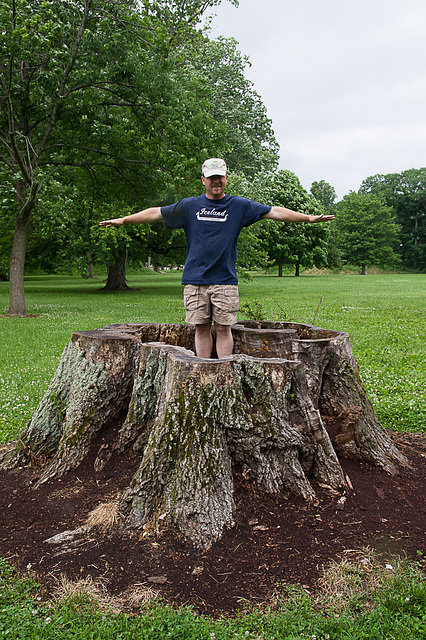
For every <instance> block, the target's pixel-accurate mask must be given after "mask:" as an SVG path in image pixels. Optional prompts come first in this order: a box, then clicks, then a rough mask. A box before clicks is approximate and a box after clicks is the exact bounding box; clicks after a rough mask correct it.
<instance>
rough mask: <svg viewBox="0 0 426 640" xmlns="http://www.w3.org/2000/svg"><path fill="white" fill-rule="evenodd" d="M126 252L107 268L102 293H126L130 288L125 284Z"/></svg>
mask: <svg viewBox="0 0 426 640" xmlns="http://www.w3.org/2000/svg"><path fill="white" fill-rule="evenodd" d="M126 263H127V252H126V253H125V254H124V255H123V256H122V257H121V258H119V260H117V262H115V263H114V264H110V265H109V267H108V277H107V282H106V285H105V287H104V288H103V289H104V291H128V290H129V289H130V287H128V286H127V283H126Z"/></svg>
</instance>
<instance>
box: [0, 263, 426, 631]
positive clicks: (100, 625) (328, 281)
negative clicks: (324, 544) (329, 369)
mask: <svg viewBox="0 0 426 640" xmlns="http://www.w3.org/2000/svg"><path fill="white" fill-rule="evenodd" d="M102 284H103V283H102V281H101V279H100V278H98V279H97V280H95V281H87V280H82V279H79V278H71V277H59V276H44V277H43V276H38V277H28V278H27V279H26V296H27V307H28V312H29V313H31V314H36V317H28V318H6V317H1V318H0V336H1V340H0V442H1V441H5V440H8V439H13V438H15V437H17V436H18V434H19V432H20V430H21V429H22V428H23V427H24V425H25V423H26V422H27V420H28V419H29V418H30V416H31V414H32V412H33V411H34V409H35V407H36V406H37V404H38V402H39V400H40V399H41V397H42V395H43V394H44V392H45V390H46V388H47V386H48V384H49V382H50V380H51V378H52V376H53V373H54V371H55V369H56V367H57V365H58V362H59V358H60V355H61V353H62V351H63V349H64V347H65V345H66V344H68V342H69V340H70V337H71V334H72V332H73V331H75V330H84V329H86V330H87V329H93V328H96V327H101V326H104V325H106V324H110V323H117V322H182V321H183V316H184V311H183V304H182V287H181V285H180V274H179V273H176V272H172V273H166V274H152V275H151V274H148V275H141V276H137V275H133V276H130V277H129V284H130V286H132V287H134V289H135V290H134V291H131V292H128V293H125V294H103V293H101V292H100V288H101V286H102ZM425 294H426V275H395V274H392V275H368V276H365V277H362V276H355V275H350V276H349V275H347V276H332V275H327V276H323V275H318V276H304V277H300V278H294V277H284V278H277V277H272V276H263V275H256V276H255V277H254V279H253V281H252V282H242V283H241V284H240V297H241V304H243V305H244V304H248V305H249V306H250V305H251V306H252V308H254V306H255V304H256V303H259V304H260V305H261V308H262V310H263V312H264V313H266V314H267V315H268V316H269V317H270V318H271V319H281V320H286V319H293V320H296V321H300V322H308V323H314V324H316V325H318V326H321V327H324V328H332V329H339V330H344V331H347V332H348V333H349V335H350V339H351V344H352V349H353V352H354V355H355V357H356V358H357V359H358V361H359V363H360V368H361V375H362V378H363V380H364V383H365V385H366V387H367V391H368V393H369V395H370V397H371V399H372V401H373V405H374V409H375V411H376V413H377V415H378V417H379V419H380V420H381V421H382V423H383V425H384V426H386V427H388V428H390V429H397V430H400V431H408V430H410V431H417V432H421V431H423V432H424V431H425V424H426V411H425V397H426V393H425V389H426V365H425V362H426V357H425V356H426V346H425V336H424V333H425V326H426V322H425V319H426V295H425ZM7 308H8V288H7V283H0V314H2V313H6V311H7ZM241 318H242V319H243V316H242V315H241ZM419 560H420V562H421V564H423V558H419ZM398 563H399V561H397V560H396V561H395V563H394V565H395V566H398V570H396V569H395V570H394V569H392V571H391V572H390V571H388V570H387V569H386V568H385V565H384V563H383V562H381V563H379V564H375V565H374V566H366V565H365V563H364V562H361V564H360V565H358V566H357V567H346V568H344V569H342V571H343V572H346V574H345V575H344V579H343V578H342V579H341V581H340V582H339V591H338V593H336V594H335V597H334V599H333V598H331V591H330V585H329V586H328V587H327V588H326V590H325V591H324V593H323V594H322V595H321V596H318V595H315V596H314V595H312V596H311V595H310V594H307V593H306V592H305V591H304V590H303V589H300V590H296V591H294V590H293V592H288V591H286V589H285V587H284V586H283V589H282V591H281V593H278V594H277V597H276V601H275V604H274V611H271V610H268V609H267V608H266V607H264V608H259V609H255V610H254V611H249V612H247V613H246V614H244V615H241V616H238V617H237V618H235V619H226V618H223V619H219V620H212V619H210V618H208V617H204V616H198V615H197V614H196V613H195V612H194V611H193V610H191V609H187V608H181V609H178V610H176V611H175V610H173V609H171V608H169V607H166V606H164V605H161V604H160V605H157V604H156V605H147V606H146V607H145V608H142V609H141V611H140V613H139V615H137V616H128V615H125V614H124V613H120V614H118V615H117V614H116V613H114V612H111V611H110V610H108V609H107V610H105V609H102V608H99V606H98V604H96V603H95V602H93V601H92V600H90V598H87V597H79V598H77V599H72V600H68V601H67V600H65V601H63V600H55V599H53V600H52V598H51V597H47V596H46V595H45V594H44V595H40V592H39V590H38V588H37V585H36V584H35V583H34V582H33V581H31V580H28V579H26V578H25V579H22V578H20V577H19V576H17V575H16V574H15V573H14V572H13V570H12V569H11V568H10V567H8V565H7V564H6V563H4V562H3V561H1V560H0V637H1V638H13V639H19V640H21V639H22V640H24V639H25V640H26V639H28V638H32V639H38V638H40V639H41V638H43V640H48V639H49V638H52V639H53V638H54V639H59V640H68V639H69V638H78V639H79V640H84V639H86V638H87V639H89V638H90V639H98V638H99V639H101V638H102V640H118V639H121V640H124V639H129V640H131V639H132V640H133V639H135V638H145V639H152V640H163V639H167V638H172V639H182V640H190V639H192V638H194V639H202V640H236V639H243V638H244V639H247V640H269V639H271V640H272V639H276V640H279V639H287V640H301V639H302V638H303V639H307V638H316V639H318V640H338V639H339V640H340V639H346V640H367V639H368V640H371V638H375V639H377V640H381V639H386V640H392V639H394V640H402V639H404V640H406V639H407V640H411V639H413V640H417V639H418V640H420V639H423V638H425V637H426V613H425V611H426V589H425V582H424V574H423V573H422V572H421V570H420V567H421V564H420V563H419V564H418V565H417V566H415V567H413V566H408V565H407V564H404V563H402V564H401V563H400V564H398ZM376 577H377V578H380V579H378V580H377V582H375V583H374V584H371V587H370V586H369V581H371V580H372V579H373V578H376ZM354 579H355V581H356V582H357V584H358V589H355V590H351V591H349V590H348V589H347V585H348V581H349V580H352V581H353V580H354ZM342 580H343V582H342ZM343 583H344V585H346V586H344V587H342V584H343ZM342 588H344V589H347V591H346V592H345V594H344V596H342V593H341V589H342Z"/></svg>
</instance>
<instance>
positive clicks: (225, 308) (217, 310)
mask: <svg viewBox="0 0 426 640" xmlns="http://www.w3.org/2000/svg"><path fill="white" fill-rule="evenodd" d="M183 302H184V305H185V310H186V321H187V322H188V324H205V323H207V322H210V321H211V320H214V321H215V322H218V323H219V324H228V325H231V324H235V323H236V321H237V311H238V309H239V298H238V286H237V285H236V284H187V285H185V288H184V290H183Z"/></svg>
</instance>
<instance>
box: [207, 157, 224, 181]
mask: <svg viewBox="0 0 426 640" xmlns="http://www.w3.org/2000/svg"><path fill="white" fill-rule="evenodd" d="M201 173H202V174H203V176H204V177H205V178H210V177H211V176H226V174H227V173H228V169H227V168H226V162H225V160H222V158H209V159H208V160H206V161H205V163H204V164H203V168H202V169H201Z"/></svg>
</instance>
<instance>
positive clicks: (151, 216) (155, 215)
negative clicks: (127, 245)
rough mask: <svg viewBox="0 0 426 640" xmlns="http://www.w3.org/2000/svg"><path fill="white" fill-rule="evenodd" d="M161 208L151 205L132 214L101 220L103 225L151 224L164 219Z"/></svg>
mask: <svg viewBox="0 0 426 640" xmlns="http://www.w3.org/2000/svg"><path fill="white" fill-rule="evenodd" d="M162 219H163V218H162V216H161V208H160V207H150V208H149V209H144V210H143V211H138V213H133V214H132V215H130V216H124V218H114V219H113V220H103V221H102V222H100V223H99V224H100V226H101V227H120V226H121V225H122V224H151V223H152V222H158V221H159V220H162Z"/></svg>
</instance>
